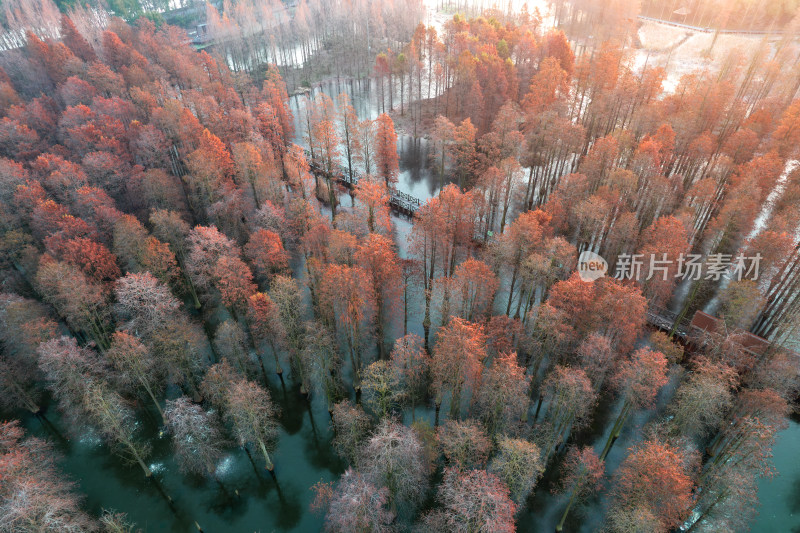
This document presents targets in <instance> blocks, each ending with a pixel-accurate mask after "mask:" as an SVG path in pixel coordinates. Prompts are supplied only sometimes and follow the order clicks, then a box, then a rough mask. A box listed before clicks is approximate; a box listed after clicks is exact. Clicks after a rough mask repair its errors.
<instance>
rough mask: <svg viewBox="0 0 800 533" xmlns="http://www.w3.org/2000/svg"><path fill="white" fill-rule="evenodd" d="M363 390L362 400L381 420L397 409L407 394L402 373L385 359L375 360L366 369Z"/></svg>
mask: <svg viewBox="0 0 800 533" xmlns="http://www.w3.org/2000/svg"><path fill="white" fill-rule="evenodd" d="M361 390H362V393H363V400H362V401H363V402H364V404H365V405H366V406H367V407H368V408H369V410H370V411H371V412H372V413H373V414H374V415H375V416H377V417H378V418H379V419H381V420H383V419H386V418H387V417H388V416H389V415H390V414H391V413H393V412H394V411H395V410H397V409H398V408H399V407H400V405H401V404H402V402H403V399H404V397H405V395H406V393H405V391H404V390H403V387H402V378H401V376H400V373H399V372H398V371H397V369H396V368H395V367H394V366H393V365H391V364H390V363H389V362H388V361H384V360H379V361H375V362H374V363H371V364H370V365H369V366H367V367H366V368H365V369H364V372H363V373H362V376H361Z"/></svg>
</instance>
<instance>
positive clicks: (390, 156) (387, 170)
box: [375, 113, 400, 187]
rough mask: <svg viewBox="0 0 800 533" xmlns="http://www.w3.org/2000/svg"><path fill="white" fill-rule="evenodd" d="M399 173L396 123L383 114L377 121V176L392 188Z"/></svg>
mask: <svg viewBox="0 0 800 533" xmlns="http://www.w3.org/2000/svg"><path fill="white" fill-rule="evenodd" d="M399 173H400V168H399V156H398V155H397V134H396V133H395V131H394V122H393V121H392V119H391V117H390V116H389V115H387V114H386V113H381V114H380V115H379V116H378V118H377V119H375V175H376V176H377V177H378V178H382V179H383V181H384V183H385V184H386V186H387V187H391V186H393V185H394V184H395V183H397V177H398V174H399Z"/></svg>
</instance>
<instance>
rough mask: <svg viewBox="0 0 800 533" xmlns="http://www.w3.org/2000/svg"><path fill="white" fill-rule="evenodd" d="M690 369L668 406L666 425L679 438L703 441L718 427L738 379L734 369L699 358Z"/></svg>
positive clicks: (729, 405) (731, 400)
mask: <svg viewBox="0 0 800 533" xmlns="http://www.w3.org/2000/svg"><path fill="white" fill-rule="evenodd" d="M692 366H693V369H692V372H691V373H690V374H689V375H688V376H687V377H686V379H685V380H684V382H683V383H682V384H681V385H680V387H678V390H677V391H676V392H675V397H674V399H673V400H672V402H671V404H670V413H671V414H672V419H671V420H670V421H669V424H670V426H671V427H673V428H674V429H675V432H676V433H677V434H678V435H683V436H685V437H689V438H695V439H698V438H699V439H702V438H704V437H707V436H708V435H709V434H710V433H711V432H713V431H714V430H715V429H717V428H719V426H720V425H721V423H722V420H723V419H724V417H725V414H726V412H727V411H728V409H730V407H731V405H732V404H733V391H734V388H735V387H736V386H737V384H738V382H739V377H738V375H737V374H736V372H735V370H734V369H733V368H731V367H729V366H727V365H725V364H721V363H713V362H711V361H709V360H708V359H706V358H705V357H702V356H700V357H697V358H695V359H694V360H693V365H692Z"/></svg>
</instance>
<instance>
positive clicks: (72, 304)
mask: <svg viewBox="0 0 800 533" xmlns="http://www.w3.org/2000/svg"><path fill="white" fill-rule="evenodd" d="M34 286H35V287H36V289H37V291H38V292H39V293H40V294H41V295H42V299H43V300H44V301H45V302H47V303H49V304H51V305H52V306H53V307H54V308H55V309H56V311H57V312H58V314H59V315H60V316H61V317H63V318H64V320H66V322H67V324H68V325H69V326H70V328H71V329H72V330H73V331H74V332H76V333H79V334H84V335H86V336H88V337H90V338H91V339H92V340H94V342H95V343H96V344H97V346H98V347H99V348H100V349H101V350H104V349H106V348H108V345H109V334H108V329H109V326H110V324H109V312H108V311H109V309H108V295H107V292H106V291H104V289H103V287H102V286H100V285H98V284H97V283H95V282H93V281H91V280H90V279H89V278H88V277H87V276H86V275H85V274H84V273H83V272H81V271H80V270H79V269H78V268H76V267H75V266H73V265H70V264H68V263H65V262H61V261H56V260H54V259H53V258H51V257H50V256H48V255H43V256H42V258H41V260H40V261H39V269H38V270H37V271H36V278H35V280H34Z"/></svg>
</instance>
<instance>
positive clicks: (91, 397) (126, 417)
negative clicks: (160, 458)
mask: <svg viewBox="0 0 800 533" xmlns="http://www.w3.org/2000/svg"><path fill="white" fill-rule="evenodd" d="M83 404H84V405H83V408H84V409H85V412H86V414H87V416H88V419H89V421H90V422H91V424H92V426H94V427H95V428H96V429H97V430H98V432H99V433H100V435H101V436H102V437H103V439H104V440H105V441H106V443H107V444H108V445H109V447H110V448H111V451H112V452H114V453H116V454H117V455H119V456H120V457H121V458H122V459H123V460H126V461H130V462H133V463H136V464H138V465H139V466H140V467H141V469H142V471H143V472H144V475H145V477H150V476H152V475H153V472H152V471H151V470H150V467H149V466H148V465H147V463H145V461H146V460H147V457H148V456H149V455H150V451H151V447H150V445H149V444H145V443H142V442H140V441H139V440H138V439H137V438H136V433H137V428H138V423H137V422H136V415H135V414H134V412H133V409H131V408H130V406H129V405H128V404H127V403H126V402H125V400H124V399H123V398H122V397H121V396H120V395H119V394H117V393H116V392H114V391H113V390H111V389H110V388H109V387H108V386H107V385H106V384H104V383H102V382H100V381H96V382H90V383H88V384H86V385H85V391H84V397H83Z"/></svg>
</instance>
